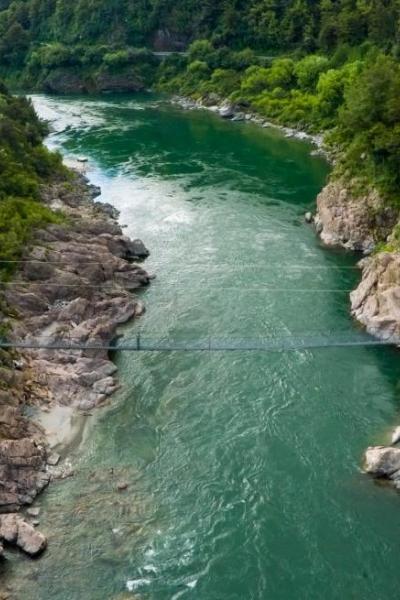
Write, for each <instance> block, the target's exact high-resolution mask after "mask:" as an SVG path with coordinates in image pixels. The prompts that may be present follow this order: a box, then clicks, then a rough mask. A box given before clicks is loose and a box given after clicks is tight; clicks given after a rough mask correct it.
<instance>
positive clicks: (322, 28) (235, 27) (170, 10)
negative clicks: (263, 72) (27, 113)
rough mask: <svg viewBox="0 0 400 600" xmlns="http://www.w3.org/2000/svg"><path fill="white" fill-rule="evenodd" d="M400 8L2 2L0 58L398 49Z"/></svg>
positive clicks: (390, 4) (255, 1)
mask: <svg viewBox="0 0 400 600" xmlns="http://www.w3.org/2000/svg"><path fill="white" fill-rule="evenodd" d="M399 7H400V2H399V0H221V1H219V2H216V1H215V0H203V2H197V1H195V0H182V1H178V2H177V1H172V0H77V1H76V2H71V1H70V0H1V1H0V39H1V48H0V54H1V56H2V60H3V61H4V60H5V61H8V62H9V63H10V64H11V63H12V64H18V63H21V61H22V60H23V59H24V57H25V56H26V53H27V51H28V49H29V47H30V45H31V44H38V43H43V42H51V41H57V42H59V41H61V40H62V41H63V42H64V43H68V44H83V45H93V44H98V43H101V44H109V45H110V44H111V45H112V44H118V45H128V46H136V47H140V46H152V44H154V43H157V42H158V43H163V44H164V46H165V49H171V50H174V49H182V48H183V47H185V46H186V45H187V44H188V43H189V42H191V41H193V40H195V39H200V38H207V39H209V40H210V41H212V42H213V43H215V44H217V45H226V46H229V47H232V48H235V49H240V48H245V47H252V48H254V49H257V50H262V51H268V52H271V51H281V50H283V49H284V50H290V49H294V48H301V49H303V50H305V51H308V52H313V51H315V50H317V49H318V50H321V51H323V52H330V51H332V50H333V49H335V48H337V47H338V46H340V45H342V44H350V45H358V44H360V43H362V42H363V41H365V40H366V39H368V40H370V41H371V42H372V43H373V44H376V45H378V46H380V47H383V48H385V49H388V48H390V47H392V46H393V45H396V44H398V43H399V37H398V36H399V10H400V8H399ZM160 33H162V35H161V36H160Z"/></svg>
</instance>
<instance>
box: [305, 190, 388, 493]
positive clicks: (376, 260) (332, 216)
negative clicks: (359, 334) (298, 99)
mask: <svg viewBox="0 0 400 600" xmlns="http://www.w3.org/2000/svg"><path fill="white" fill-rule="evenodd" d="M349 188H350V186H349V185H345V184H344V183H343V181H341V180H336V181H331V182H330V183H328V185H327V186H326V187H325V188H324V189H323V190H322V192H321V193H320V194H319V196H318V198H317V214H316V216H315V218H314V222H315V226H316V229H317V232H318V233H319V235H320V237H321V239H322V241H323V242H324V243H325V244H327V245H329V246H341V247H343V248H346V249H349V250H353V251H359V252H362V253H364V255H367V256H365V257H364V258H363V259H362V260H360V261H359V263H358V266H359V268H360V269H361V281H360V283H359V285H358V286H357V288H356V289H355V290H354V291H353V292H352V293H351V294H350V302H351V314H352V315H353V317H354V318H355V319H356V320H357V321H358V322H359V323H360V324H361V325H362V326H363V327H364V328H365V329H366V331H367V332H368V333H370V334H371V335H373V336H375V337H377V338H379V339H382V340H389V341H391V342H393V343H395V344H400V252H399V251H398V250H397V228H398V222H399V217H400V213H399V209H398V208H396V207H395V206H388V205H387V203H385V202H384V200H383V199H382V197H381V196H380V195H379V194H378V192H377V191H376V190H373V189H372V190H369V191H368V192H367V193H365V194H363V195H355V194H352V193H351V191H350V189H349ZM382 243H383V244H385V246H386V248H387V251H380V252H374V250H376V248H377V244H382ZM391 441H392V445H391V446H374V447H370V448H368V449H367V450H366V452H365V456H364V466H365V471H366V472H367V473H369V474H370V475H372V476H373V477H375V478H377V479H385V480H388V481H389V482H391V483H392V484H393V485H394V486H395V487H396V488H398V489H400V449H399V448H397V447H395V446H396V444H398V443H399V442H400V427H397V428H396V429H395V430H394V432H393V434H392V439H391Z"/></svg>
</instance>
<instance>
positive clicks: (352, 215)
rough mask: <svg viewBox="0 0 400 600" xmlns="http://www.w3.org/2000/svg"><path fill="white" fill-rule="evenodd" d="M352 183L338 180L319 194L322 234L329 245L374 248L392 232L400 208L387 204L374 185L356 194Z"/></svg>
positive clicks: (360, 248) (362, 248)
mask: <svg viewBox="0 0 400 600" xmlns="http://www.w3.org/2000/svg"><path fill="white" fill-rule="evenodd" d="M349 187H350V186H349V185H346V183H345V182H343V181H340V180H335V181H331V182H330V183H328V185H326V186H325V187H324V189H323V190H322V192H321V193H320V194H319V196H318V198H317V208H318V213H317V219H316V221H317V222H318V223H320V224H321V229H320V236H321V239H322V241H323V242H324V243H325V244H327V245H329V246H342V247H344V248H346V249H349V250H356V251H360V252H370V251H371V248H373V247H374V246H375V244H376V240H384V239H386V237H387V236H388V235H389V234H390V232H391V231H392V229H393V227H394V225H395V224H396V222H397V219H398V216H399V210H398V209H394V208H392V207H387V206H386V203H385V201H384V200H383V198H382V197H381V196H380V195H379V193H378V192H377V191H376V190H374V189H370V190H369V191H367V193H365V194H364V195H363V196H361V195H360V196H355V195H353V194H352V193H351V191H350V189H349Z"/></svg>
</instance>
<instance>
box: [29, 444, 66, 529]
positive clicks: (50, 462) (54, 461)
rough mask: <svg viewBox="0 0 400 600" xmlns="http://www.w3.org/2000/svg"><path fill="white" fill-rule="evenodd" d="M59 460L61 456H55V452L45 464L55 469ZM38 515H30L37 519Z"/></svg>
mask: <svg viewBox="0 0 400 600" xmlns="http://www.w3.org/2000/svg"><path fill="white" fill-rule="evenodd" d="M60 458H61V456H60V455H59V454H57V452H53V453H52V454H50V455H49V456H48V457H47V464H48V465H50V466H52V467H55V466H56V465H58V463H59V462H60ZM31 510H34V509H31ZM36 510H39V509H36ZM38 514H39V513H37V514H36V515H32V516H33V517H37V515H38Z"/></svg>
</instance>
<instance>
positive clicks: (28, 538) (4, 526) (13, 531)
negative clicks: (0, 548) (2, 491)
mask: <svg viewBox="0 0 400 600" xmlns="http://www.w3.org/2000/svg"><path fill="white" fill-rule="evenodd" d="M0 542H2V543H4V542H5V543H7V544H11V545H15V546H17V547H18V548H20V549H21V550H22V551H23V552H25V553H26V554H29V556H32V557H34V556H38V555H39V554H41V553H42V552H43V550H45V548H46V546H47V539H46V537H45V536H44V535H43V534H42V533H40V531H37V529H35V528H34V526H33V525H31V524H30V523H27V522H26V521H24V519H23V518H22V517H21V516H20V515H18V514H9V515H3V516H2V517H0Z"/></svg>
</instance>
